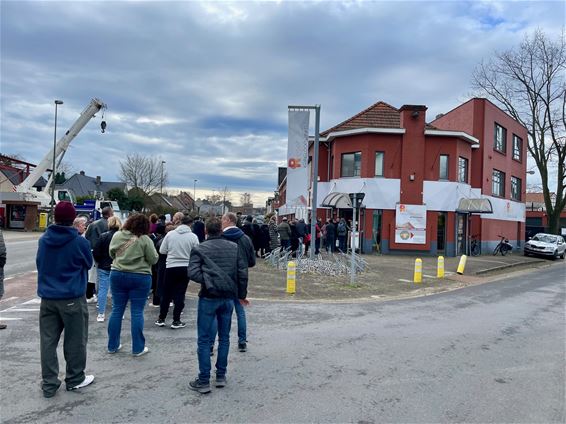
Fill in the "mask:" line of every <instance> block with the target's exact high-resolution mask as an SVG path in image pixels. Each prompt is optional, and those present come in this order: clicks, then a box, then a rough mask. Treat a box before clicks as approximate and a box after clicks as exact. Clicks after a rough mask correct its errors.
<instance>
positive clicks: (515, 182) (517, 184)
mask: <svg viewBox="0 0 566 424" xmlns="http://www.w3.org/2000/svg"><path fill="white" fill-rule="evenodd" d="M521 189H522V181H521V179H520V178H517V177H511V199H513V200H518V201H521Z"/></svg>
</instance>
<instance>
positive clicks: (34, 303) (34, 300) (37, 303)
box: [22, 297, 41, 305]
mask: <svg viewBox="0 0 566 424" xmlns="http://www.w3.org/2000/svg"><path fill="white" fill-rule="evenodd" d="M40 303H41V299H40V298H39V297H36V298H35V299H32V300H28V301H27V302H24V303H22V305H39V304H40Z"/></svg>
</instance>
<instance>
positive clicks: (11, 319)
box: [0, 317, 21, 322]
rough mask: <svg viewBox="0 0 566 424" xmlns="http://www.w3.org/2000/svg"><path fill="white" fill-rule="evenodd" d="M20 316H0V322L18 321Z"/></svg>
mask: <svg viewBox="0 0 566 424" xmlns="http://www.w3.org/2000/svg"><path fill="white" fill-rule="evenodd" d="M20 319H21V318H6V317H0V322H1V321H18V320H20Z"/></svg>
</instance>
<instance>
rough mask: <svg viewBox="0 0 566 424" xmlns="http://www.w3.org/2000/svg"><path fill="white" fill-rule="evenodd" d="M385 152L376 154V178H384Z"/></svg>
mask: <svg viewBox="0 0 566 424" xmlns="http://www.w3.org/2000/svg"><path fill="white" fill-rule="evenodd" d="M383 156H384V153H383V152H375V176H376V177H383Z"/></svg>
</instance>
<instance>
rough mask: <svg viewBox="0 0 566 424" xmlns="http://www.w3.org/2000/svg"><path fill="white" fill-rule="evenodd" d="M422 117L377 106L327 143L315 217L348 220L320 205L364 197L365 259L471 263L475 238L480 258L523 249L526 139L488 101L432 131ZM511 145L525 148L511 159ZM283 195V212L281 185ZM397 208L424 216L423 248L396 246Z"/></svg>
mask: <svg viewBox="0 0 566 424" xmlns="http://www.w3.org/2000/svg"><path fill="white" fill-rule="evenodd" d="M426 110H427V108H426V107H425V106H421V105H405V106H402V107H401V108H400V109H396V108H394V107H392V106H390V105H388V104H386V103H383V102H378V103H376V104H375V105H373V106H371V107H369V108H368V109H366V110H364V111H362V112H360V113H359V114H357V115H356V116H354V117H352V118H350V119H348V120H346V121H344V122H342V123H340V124H338V125H336V126H335V127H333V128H331V129H329V130H327V131H325V132H323V133H321V139H320V140H321V142H320V147H319V167H318V176H319V189H318V190H319V195H318V205H319V209H317V216H318V217H321V218H328V217H331V216H332V217H345V218H346V219H351V217H352V212H351V209H350V210H346V209H327V208H321V207H320V206H321V205H322V199H323V198H324V196H325V195H326V194H328V193H329V192H342V191H343V192H345V193H347V192H358V191H360V192H365V193H366V197H365V199H364V205H365V208H364V209H362V211H361V214H360V215H361V223H360V226H359V229H360V230H361V231H363V235H362V239H363V251H365V252H369V251H371V250H374V249H376V248H377V245H378V243H379V247H380V250H381V251H382V252H383V253H388V252H399V253H400V252H411V251H416V252H421V253H429V254H445V255H456V254H461V253H465V251H466V243H467V241H468V238H469V237H468V236H470V235H478V236H479V238H480V240H481V243H482V248H483V249H491V247H492V246H494V245H495V244H496V243H497V242H498V239H497V235H498V234H503V235H505V236H506V237H508V238H509V239H510V241H511V242H512V243H514V244H516V245H520V244H521V242H522V240H523V234H524V221H525V219H524V209H525V205H524V200H525V195H524V192H525V186H526V142H527V132H526V129H525V128H524V127H522V126H521V125H520V124H519V123H517V122H516V121H515V120H513V119H512V118H511V117H510V116H508V115H507V114H505V113H504V112H503V111H501V110H500V109H499V108H497V107H496V106H495V105H493V104H492V103H490V102H489V101H487V100H486V99H471V100H470V101H468V102H466V103H464V104H462V105H460V106H458V107H457V108H455V109H454V110H452V111H450V112H448V113H446V114H445V115H442V116H441V117H438V118H437V119H436V120H434V121H433V122H432V123H430V124H427V123H426ZM496 125H497V126H498V129H497V130H496V129H495V128H496ZM504 133H505V136H504V137H502V134H504ZM496 136H497V141H496V140H495V137H496ZM502 138H505V140H504V146H502V145H501V142H502ZM514 138H515V140H518V139H521V140H522V145H521V146H520V148H517V144H518V143H519V142H518V141H516V142H515V149H514V145H513V139H514ZM494 143H495V144H496V145H494ZM494 146H495V147H496V148H494ZM309 154H310V155H311V157H312V154H313V145H312V144H311V146H310V153H309ZM311 163H312V162H311ZM352 164H353V165H352ZM311 166H312V165H311ZM494 170H495V172H497V174H494ZM311 174H312V173H311ZM376 174H377V175H376ZM494 178H495V180H496V181H498V183H497V184H495V183H494V181H493V179H494ZM512 178H513V183H512V181H511V179H512ZM311 185H312V181H311ZM519 185H520V187H518V186H519ZM494 187H495V193H494ZM279 189H280V199H281V202H280V203H281V204H283V203H284V198H285V183H283V184H282V186H281V187H280V188H279ZM512 197H514V198H512ZM468 198H472V199H480V198H483V199H487V200H488V201H489V202H490V203H491V204H492V205H493V213H492V214H481V215H480V214H479V213H472V212H474V211H466V210H461V206H459V205H462V199H468ZM398 205H415V206H417V207H419V208H420V209H419V210H421V211H422V210H426V230H425V231H424V233H426V234H424V233H421V234H422V236H423V237H421V238H420V239H418V242H417V243H411V242H407V240H401V239H399V237H397V241H396V237H395V232H396V225H398V222H397V221H396V218H397V217H396V215H397V212H396V210H398ZM423 206H424V207H423ZM476 212H477V211H476ZM423 215H424V213H421V218H424V216H423ZM411 240H412V239H411ZM415 240H416V239H415Z"/></svg>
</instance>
